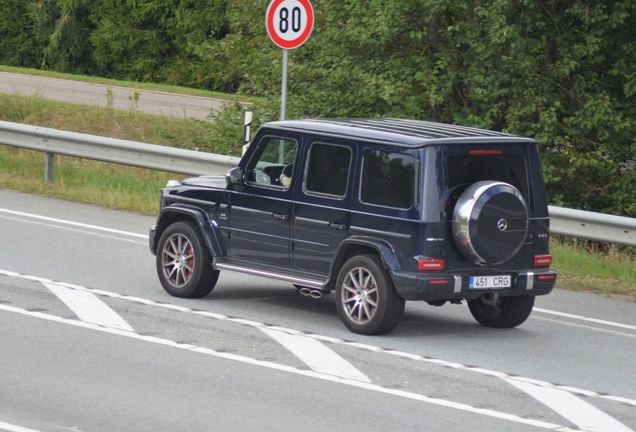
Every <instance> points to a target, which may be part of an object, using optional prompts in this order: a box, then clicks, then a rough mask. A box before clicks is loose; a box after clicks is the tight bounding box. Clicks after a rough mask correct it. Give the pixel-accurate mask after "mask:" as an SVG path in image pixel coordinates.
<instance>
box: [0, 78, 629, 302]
mask: <svg viewBox="0 0 636 432" xmlns="http://www.w3.org/2000/svg"><path fill="white" fill-rule="evenodd" d="M0 69H2V68H0ZM5 69H6V68H5ZM0 120H5V121H12V122H18V123H25V124H32V125H38V126H43V127H50V128H55V129H62V130H68V131H75V132H82V133H88V134H93V135H102V136H110V137H113V138H121V139H126V140H132V141H141V142H149V143H155V144H163V145H169V146H174V147H181V148H190V149H194V148H200V149H205V150H207V151H211V152H219V153H225V154H238V153H239V152H240V143H237V144H236V146H229V147H227V146H225V147H223V148H220V147H219V146H216V147H215V146H214V145H210V142H213V141H214V139H213V138H214V137H213V136H212V135H213V134H214V133H215V132H214V130H213V129H212V128H211V126H210V123H208V122H203V121H200V120H187V119H178V118H173V117H159V116H152V115H144V114H141V113H127V112H123V111H116V110H112V109H108V108H98V107H90V106H84V105H73V104H67V103H61V102H53V101H48V100H42V99H38V98H36V97H21V96H13V95H1V94H0ZM44 159H45V156H44V154H43V153H39V152H34V151H29V150H23V149H16V148H12V147H7V146H2V145H0V188H3V189H13V190H19V191H22V192H27V193H33V194H37V195H41V196H47V197H54V198H61V199H66V200H71V201H76V202H81V203H90V204H96V205H100V206H104V207H108V208H112V209H121V210H129V211H134V212H138V213H141V214H145V215H156V214H157V210H158V195H159V190H160V189H161V188H162V187H163V186H164V185H165V183H166V181H167V180H168V179H177V180H182V179H183V178H184V176H183V175H180V174H171V173H164V172H158V171H153V170H145V169H140V168H132V167H125V166H121V165H114V164H108V163H103V162H97V161H89V160H82V159H78V158H72V157H64V156H56V162H55V184H53V185H49V184H47V183H46V181H45V180H44ZM551 247H552V254H553V257H554V263H553V267H554V268H556V269H557V270H558V271H559V279H558V282H557V285H558V286H559V288H565V289H569V290H574V291H585V292H592V293H596V294H601V295H606V296H612V297H619V298H622V299H626V300H630V301H636V250H634V249H630V248H622V247H618V246H614V245H600V244H593V243H588V242H584V241H579V240H576V239H571V238H558V237H554V238H553V239H552V245H551Z"/></svg>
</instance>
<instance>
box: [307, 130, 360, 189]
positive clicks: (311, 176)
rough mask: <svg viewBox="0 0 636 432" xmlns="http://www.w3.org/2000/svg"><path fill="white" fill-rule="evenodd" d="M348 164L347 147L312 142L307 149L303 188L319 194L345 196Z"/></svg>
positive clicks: (349, 164)
mask: <svg viewBox="0 0 636 432" xmlns="http://www.w3.org/2000/svg"><path fill="white" fill-rule="evenodd" d="M350 166H351V149H350V148H349V147H343V146H336V145H329V144H320V143H316V144H313V145H312V146H311V149H310V150H309V160H308V162H307V182H306V183H305V190H306V191H307V192H308V193H315V194H320V195H330V196H334V197H343V196H345V195H346V194H347V183H348V180H349V168H350Z"/></svg>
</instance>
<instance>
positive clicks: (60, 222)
mask: <svg viewBox="0 0 636 432" xmlns="http://www.w3.org/2000/svg"><path fill="white" fill-rule="evenodd" d="M0 212H1V213H7V214H12V215H16V216H23V217H29V218H33V219H39V220H45V221H48V222H55V223H59V224H65V225H73V226H77V227H82V228H90V229H93V230H97V231H106V232H110V233H114V234H122V235H127V236H131V237H139V238H143V239H148V236H147V235H145V234H137V233H133V232H130V231H122V230H118V229H113V228H105V227H101V226H97V225H89V224H84V223H80V222H72V221H68V220H64V219H56V218H52V217H47V216H40V215H36V214H32V213H24V212H19V211H14V210H8V209H2V208H0Z"/></svg>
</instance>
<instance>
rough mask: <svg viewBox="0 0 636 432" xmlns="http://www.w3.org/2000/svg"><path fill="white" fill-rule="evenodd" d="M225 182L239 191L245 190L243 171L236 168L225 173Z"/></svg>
mask: <svg viewBox="0 0 636 432" xmlns="http://www.w3.org/2000/svg"><path fill="white" fill-rule="evenodd" d="M225 181H226V182H227V184H228V185H230V186H234V187H235V188H236V189H237V190H239V191H242V190H243V169H242V168H239V167H236V168H232V169H231V170H229V171H228V172H226V173H225Z"/></svg>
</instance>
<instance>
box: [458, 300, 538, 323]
mask: <svg viewBox="0 0 636 432" xmlns="http://www.w3.org/2000/svg"><path fill="white" fill-rule="evenodd" d="M533 307H534V296H515V297H500V296H499V294H496V293H495V294H484V295H483V296H481V297H479V298H477V299H474V300H470V301H469V302H468V308H469V309H470V313H471V314H472V315H473V317H474V318H475V319H476V320H477V322H478V323H479V324H481V325H483V326H486V327H494V328H511V327H516V326H518V325H520V324H521V323H523V322H524V321H525V320H527V319H528V317H529V316H530V313H532V308H533Z"/></svg>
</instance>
